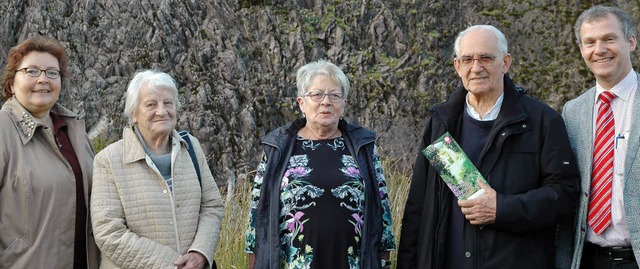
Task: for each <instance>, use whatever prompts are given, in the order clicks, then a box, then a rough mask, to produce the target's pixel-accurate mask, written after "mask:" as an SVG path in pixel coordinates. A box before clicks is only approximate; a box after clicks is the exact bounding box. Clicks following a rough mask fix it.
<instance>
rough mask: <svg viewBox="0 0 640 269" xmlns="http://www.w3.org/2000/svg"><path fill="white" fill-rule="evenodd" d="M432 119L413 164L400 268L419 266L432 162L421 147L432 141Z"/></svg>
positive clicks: (401, 236)
mask: <svg viewBox="0 0 640 269" xmlns="http://www.w3.org/2000/svg"><path fill="white" fill-rule="evenodd" d="M430 123H431V120H429V121H427V127H426V128H425V131H424V133H423V136H422V141H421V143H420V147H419V150H418V155H417V157H416V160H415V164H414V166H413V175H412V177H411V186H410V188H409V193H408V195H407V202H406V204H405V208H404V215H403V217H402V229H401V232H400V245H399V247H398V261H397V263H398V267H397V268H399V269H413V268H418V258H419V256H420V254H422V255H426V253H419V252H420V249H419V248H420V244H419V243H420V241H421V240H423V238H421V234H422V233H421V230H422V229H423V228H424V227H422V226H423V223H422V219H423V218H424V217H423V214H424V211H425V208H424V204H425V194H426V193H427V185H428V184H427V182H428V180H427V174H428V170H429V169H430V164H429V162H428V160H427V158H426V157H425V156H424V154H422V151H421V149H423V148H425V147H426V146H427V145H428V144H430V143H431V141H428V140H429V137H430V136H429V133H430V132H431V129H430V128H429V126H430Z"/></svg>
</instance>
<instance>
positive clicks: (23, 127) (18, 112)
mask: <svg viewBox="0 0 640 269" xmlns="http://www.w3.org/2000/svg"><path fill="white" fill-rule="evenodd" d="M2 109H3V110H8V111H10V113H9V114H10V115H11V118H12V119H13V121H14V122H15V124H16V126H17V127H18V130H19V132H18V133H19V134H20V139H21V140H22V144H23V145H26V144H27V143H29V141H31V139H32V138H33V136H34V135H35V133H36V130H37V129H38V127H40V128H44V127H45V125H44V124H42V123H40V122H39V121H37V120H36V119H35V118H34V117H33V115H31V113H30V112H29V111H28V110H27V109H26V108H24V106H22V104H20V102H18V99H16V98H15V97H11V98H10V99H9V100H7V102H5V103H4V104H3V105H2ZM51 112H52V113H55V114H57V115H58V116H60V117H62V118H67V119H69V118H74V119H79V118H80V117H79V116H78V115H77V114H76V113H74V112H72V111H71V110H69V109H67V108H65V107H64V106H62V105H60V104H58V103H56V104H54V105H53V107H52V108H51ZM67 119H65V120H67Z"/></svg>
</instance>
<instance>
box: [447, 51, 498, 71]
mask: <svg viewBox="0 0 640 269" xmlns="http://www.w3.org/2000/svg"><path fill="white" fill-rule="evenodd" d="M496 58H498V57H497V56H493V55H489V54H485V55H480V57H478V58H473V57H469V56H463V57H461V58H458V59H457V61H458V63H460V66H462V67H463V68H471V67H472V66H473V63H474V62H475V61H478V64H479V65H480V66H487V65H492V64H493V63H494V62H495V61H496Z"/></svg>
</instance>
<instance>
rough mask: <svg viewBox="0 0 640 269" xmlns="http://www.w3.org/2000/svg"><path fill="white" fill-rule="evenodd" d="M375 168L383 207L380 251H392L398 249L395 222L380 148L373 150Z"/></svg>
mask: <svg viewBox="0 0 640 269" xmlns="http://www.w3.org/2000/svg"><path fill="white" fill-rule="evenodd" d="M373 166H374V168H375V173H376V181H377V182H378V194H379V195H380V204H381V207H382V241H381V246H380V251H383V252H384V251H391V250H394V249H396V240H395V237H394V235H393V220H392V216H391V208H390V207H389V190H388V189H387V180H386V178H385V176H384V172H383V170H382V162H380V155H379V154H378V148H377V147H374V149H373Z"/></svg>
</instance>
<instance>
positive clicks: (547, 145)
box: [398, 75, 579, 269]
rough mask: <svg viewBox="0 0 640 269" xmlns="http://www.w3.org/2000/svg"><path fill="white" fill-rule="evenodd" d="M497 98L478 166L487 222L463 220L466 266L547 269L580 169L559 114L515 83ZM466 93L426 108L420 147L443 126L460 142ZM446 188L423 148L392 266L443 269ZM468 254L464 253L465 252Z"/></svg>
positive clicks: (571, 209)
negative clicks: (491, 218)
mask: <svg viewBox="0 0 640 269" xmlns="http://www.w3.org/2000/svg"><path fill="white" fill-rule="evenodd" d="M504 85H505V89H504V99H503V103H502V106H501V108H500V113H499V115H498V117H497V119H496V120H495V122H494V125H493V127H492V129H491V132H490V134H489V137H488V138H487V143H486V144H485V146H484V148H483V150H482V152H481V154H480V158H479V162H478V170H479V171H480V173H481V174H482V175H483V176H484V177H485V179H487V181H488V183H489V185H490V186H491V187H492V188H493V189H495V191H496V192H497V195H496V196H497V197H496V200H497V208H496V220H495V223H494V224H493V225H488V226H476V225H472V224H470V223H469V221H468V220H464V235H463V238H464V250H465V257H460V258H461V259H464V262H463V263H464V265H465V268H520V269H521V268H535V269H541V268H553V264H554V240H555V231H556V224H558V222H559V221H560V220H561V219H563V218H566V217H570V216H572V215H573V214H574V208H575V204H576V201H577V196H578V188H579V187H578V182H579V174H578V168H577V165H576V161H575V158H574V156H573V153H572V151H571V146H570V144H569V140H568V138H567V131H566V128H565V125H564V121H563V120H562V117H561V116H560V114H559V113H557V112H556V111H555V110H553V109H551V108H550V107H548V106H547V105H545V104H543V103H541V102H539V101H538V100H536V99H534V98H532V97H530V96H528V95H527V94H526V92H525V91H524V90H522V89H519V88H516V87H515V85H514V84H513V82H511V79H510V78H509V77H508V76H506V75H505V78H504ZM466 94H467V91H466V90H465V89H464V88H463V87H460V88H458V89H457V90H456V91H455V92H454V93H453V94H452V96H451V97H450V98H449V100H448V101H447V102H445V103H443V104H441V105H439V106H436V107H435V108H434V109H433V114H432V116H431V118H430V119H429V120H428V121H427V124H426V128H425V131H424V134H423V137H422V141H421V146H420V149H423V148H425V147H426V146H427V145H429V144H431V143H432V142H433V141H434V140H436V139H437V138H438V137H440V136H441V135H442V134H444V133H445V132H446V131H449V132H450V133H451V135H452V136H453V137H454V138H455V139H457V140H459V139H460V130H461V123H462V116H463V113H465V112H464V106H465V100H466V99H465V98H466ZM452 195H453V193H452V192H451V191H450V190H449V188H448V187H447V185H446V184H444V182H443V181H442V179H441V178H440V176H439V175H437V172H436V171H435V169H434V168H433V167H432V166H431V165H430V164H429V162H428V160H427V159H426V158H425V156H424V155H423V154H422V153H419V154H418V157H417V158H416V162H415V166H414V171H413V177H412V183H411V189H410V191H409V196H408V199H407V203H406V208H405V212H404V218H403V220H402V232H401V238H400V246H399V249H398V268H407V269H408V268H411V269H414V268H420V269H430V268H444V262H445V257H446V253H445V252H446V243H447V238H445V236H446V235H447V229H448V227H449V223H448V222H449V217H450V216H449V215H450V209H451V206H452V199H453V197H452ZM466 256H468V257H466Z"/></svg>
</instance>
